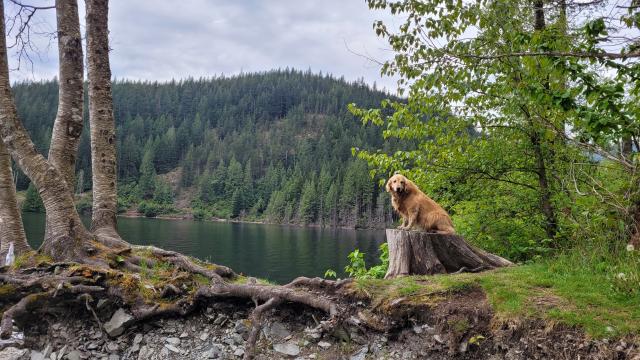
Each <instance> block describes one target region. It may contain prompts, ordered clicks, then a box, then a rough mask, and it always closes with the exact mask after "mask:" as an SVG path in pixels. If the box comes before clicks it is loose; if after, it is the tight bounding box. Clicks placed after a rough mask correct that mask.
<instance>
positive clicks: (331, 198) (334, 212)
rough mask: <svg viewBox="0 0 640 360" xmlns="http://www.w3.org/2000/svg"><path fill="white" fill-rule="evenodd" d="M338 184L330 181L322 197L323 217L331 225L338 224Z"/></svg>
mask: <svg viewBox="0 0 640 360" xmlns="http://www.w3.org/2000/svg"><path fill="white" fill-rule="evenodd" d="M338 186H339V185H337V184H336V183H332V184H331V186H329V191H327V194H326V195H325V197H324V215H323V216H324V217H325V219H326V220H327V222H329V223H330V224H331V225H333V226H335V225H338Z"/></svg>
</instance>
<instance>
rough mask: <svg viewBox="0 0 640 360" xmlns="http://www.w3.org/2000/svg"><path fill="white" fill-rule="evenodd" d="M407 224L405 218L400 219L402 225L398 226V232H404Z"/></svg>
mask: <svg viewBox="0 0 640 360" xmlns="http://www.w3.org/2000/svg"><path fill="white" fill-rule="evenodd" d="M407 224H409V221H408V220H407V218H406V217H404V216H403V217H402V224H401V225H400V226H398V229H400V230H404V229H406V228H407Z"/></svg>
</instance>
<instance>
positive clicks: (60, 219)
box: [0, 2, 90, 260]
mask: <svg viewBox="0 0 640 360" xmlns="http://www.w3.org/2000/svg"><path fill="white" fill-rule="evenodd" d="M3 12H4V3H3V2H0V13H3ZM4 31H5V24H4V17H3V18H2V19H0V33H2V34H4ZM0 137H2V141H4V144H5V145H6V148H7V150H8V151H9V153H10V154H11V156H12V157H13V159H14V160H15V161H16V162H17V163H18V165H19V166H20V168H21V169H22V171H23V172H24V173H25V174H26V175H27V176H28V177H29V179H31V181H32V182H33V183H34V185H35V186H36V188H38V191H39V193H40V197H41V198H42V201H43V203H44V206H45V209H46V211H47V214H48V221H49V223H48V228H49V233H48V235H47V237H46V238H45V239H44V242H43V244H42V248H43V250H44V251H45V252H46V253H47V254H49V255H51V256H52V257H53V258H54V259H56V260H70V259H77V258H84V257H85V256H86V255H87V249H86V248H85V247H84V246H81V245H83V241H82V240H86V239H89V238H90V234H89V232H88V231H87V230H86V229H85V227H84V226H83V225H82V222H81V221H80V217H79V216H78V212H77V211H76V208H75V204H74V202H73V196H72V194H71V191H69V189H68V188H67V184H66V183H65V180H64V178H63V176H62V174H61V173H60V172H59V171H58V170H57V169H56V168H55V167H54V166H53V165H51V164H50V163H49V162H47V160H46V159H45V158H44V156H42V155H41V154H39V153H38V151H37V150H36V148H35V146H34V144H33V142H32V141H31V139H30V138H29V135H28V133H27V131H26V130H25V128H24V127H23V126H22V123H21V122H20V121H19V119H18V113H17V110H16V106H15V103H14V100H13V95H12V93H11V87H10V83H9V66H8V61H7V44H6V38H5V36H0Z"/></svg>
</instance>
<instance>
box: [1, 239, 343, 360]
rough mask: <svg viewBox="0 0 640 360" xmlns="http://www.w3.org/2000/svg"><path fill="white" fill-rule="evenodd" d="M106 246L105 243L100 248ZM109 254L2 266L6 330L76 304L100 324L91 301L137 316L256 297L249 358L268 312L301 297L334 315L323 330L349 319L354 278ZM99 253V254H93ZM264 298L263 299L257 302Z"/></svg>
mask: <svg viewBox="0 0 640 360" xmlns="http://www.w3.org/2000/svg"><path fill="white" fill-rule="evenodd" d="M101 250H103V249H101ZM106 258H107V259H108V260H107V261H87V262H91V263H93V264H95V263H99V264H102V263H105V264H108V265H106V266H104V265H99V266H96V265H87V264H86V263H84V262H83V263H74V262H59V263H46V262H43V263H40V264H27V265H25V267H24V268H23V269H12V268H9V267H3V268H0V287H9V288H8V289H7V290H8V291H7V294H6V296H1V297H0V302H2V303H3V304H0V305H3V306H4V307H5V308H7V310H6V311H5V312H4V314H3V315H2V321H1V322H0V337H2V338H7V337H10V336H11V333H12V330H13V325H14V320H16V321H18V323H17V325H19V326H20V325H21V324H23V323H24V322H23V320H21V319H23V318H25V319H26V318H28V317H29V316H31V315H33V314H34V313H37V312H46V311H49V310H52V309H53V308H55V307H56V306H64V305H69V304H73V305H74V306H83V307H85V308H86V309H87V311H89V312H90V313H91V314H92V316H93V317H94V319H95V320H96V322H97V323H98V325H99V326H100V328H102V322H101V321H100V318H99V317H98V315H97V314H96V312H95V311H94V309H93V306H92V302H94V301H97V300H99V299H108V300H111V301H112V302H114V303H117V304H120V305H121V306H124V307H127V308H129V309H130V312H131V314H132V315H133V317H134V318H135V320H136V321H138V322H141V321H145V320H147V319H150V318H156V317H167V316H185V315H188V314H189V313H191V312H193V311H194V310H195V309H197V308H198V307H199V306H200V305H202V304H206V303H210V302H216V301H226V299H246V300H253V302H254V303H255V304H256V308H255V309H254V310H253V312H252V313H251V315H250V320H251V324H252V326H251V331H250V334H249V340H248V342H247V348H246V350H245V359H251V358H252V357H253V355H254V352H255V347H256V343H257V341H258V339H259V337H260V330H261V328H262V322H263V316H264V313H265V312H266V311H268V310H269V309H272V308H275V307H277V306H278V305H280V304H285V303H297V304H302V305H305V306H307V307H309V308H314V309H318V310H321V311H323V312H324V313H326V314H327V316H328V318H327V319H325V321H322V322H321V324H322V329H324V330H325V331H330V330H331V329H332V328H333V327H334V326H335V325H337V324H339V323H340V322H341V321H344V319H347V315H346V314H345V312H346V310H347V309H348V306H345V305H344V304H342V303H341V301H342V300H336V299H339V297H338V296H336V295H337V293H338V292H340V291H341V290H342V289H343V288H344V286H345V285H346V284H348V283H349V282H350V280H342V281H331V280H326V279H321V278H305V277H300V278H297V279H295V280H293V281H292V282H291V283H289V284H287V285H282V286H278V285H266V284H260V283H258V282H257V281H255V279H253V280H254V281H251V280H249V281H246V283H241V282H242V278H239V277H238V275H236V274H235V272H233V270H231V269H229V268H227V267H224V266H218V265H214V264H208V263H204V262H201V261H198V260H195V259H192V258H190V257H188V256H185V255H182V254H180V253H176V252H173V251H167V250H163V249H159V248H156V247H152V246H131V247H129V248H124V249H123V248H120V249H117V250H115V251H113V252H111V253H110V254H108V256H107V257H106ZM94 260H95V259H94ZM259 304H260V305H259Z"/></svg>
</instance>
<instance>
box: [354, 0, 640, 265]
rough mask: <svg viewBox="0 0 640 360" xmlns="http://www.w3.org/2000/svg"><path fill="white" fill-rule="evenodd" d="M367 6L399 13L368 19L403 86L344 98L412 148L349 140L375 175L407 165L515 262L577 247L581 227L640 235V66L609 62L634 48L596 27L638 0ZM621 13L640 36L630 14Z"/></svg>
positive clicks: (467, 230) (378, 1)
mask: <svg viewBox="0 0 640 360" xmlns="http://www.w3.org/2000/svg"><path fill="white" fill-rule="evenodd" d="M368 3H369V6H370V7H371V8H374V9H386V10H388V11H390V12H391V13H392V14H394V15H396V17H397V18H399V19H401V20H402V21H403V22H402V24H401V25H400V26H399V27H398V28H397V29H396V28H391V27H388V26H387V25H386V24H384V23H383V22H376V23H375V24H374V29H375V30H376V33H377V34H378V35H379V36H381V37H383V38H385V39H386V40H388V42H389V45H390V46H391V47H392V48H393V50H394V51H395V56H394V58H393V59H392V60H390V61H388V62H387V63H385V64H384V66H383V69H382V71H383V73H384V74H387V75H394V76H398V77H399V78H400V80H399V85H400V88H401V91H403V92H404V93H406V94H407V96H408V97H407V100H406V101H398V100H393V99H392V100H388V101H383V102H381V108H378V109H376V108H367V107H364V106H362V105H357V106H356V105H355V104H352V105H350V106H349V109H350V111H351V112H352V113H353V114H354V115H356V116H358V117H360V118H361V119H362V122H363V124H371V125H374V126H377V127H379V128H380V131H381V133H382V135H383V137H384V138H385V139H387V140H394V139H397V140H398V141H401V142H403V144H406V145H407V146H408V148H406V149H401V150H400V151H389V150H388V149H384V148H380V147H378V148H375V147H374V148H368V149H362V148H354V151H355V152H356V154H357V156H358V157H359V158H361V159H364V160H366V161H367V162H368V163H369V165H370V166H371V167H372V169H373V170H372V171H373V172H374V174H376V175H377V176H380V177H385V176H387V175H389V174H391V173H393V172H395V171H401V172H403V173H404V174H405V175H407V176H408V177H409V178H411V179H412V180H414V181H415V182H416V183H417V184H418V185H419V186H420V187H421V188H422V189H423V190H425V192H427V193H428V194H429V195H431V196H432V197H433V198H435V199H436V200H437V201H438V202H440V203H442V204H443V205H444V206H445V207H446V208H447V210H448V211H449V212H450V213H451V214H452V216H453V220H454V223H455V225H456V227H457V229H458V231H459V232H460V233H461V234H463V235H464V236H465V237H466V238H468V239H469V240H471V241H473V242H474V243H476V244H478V245H480V246H482V247H484V248H486V249H487V250H489V251H492V252H496V253H499V254H501V255H504V256H506V257H508V258H510V259H513V260H516V261H529V260H533V259H538V258H540V257H546V256H548V255H549V254H550V253H551V252H552V251H557V250H558V249H562V248H572V247H575V246H582V245H583V244H584V242H583V241H582V240H583V239H584V238H585V236H584V234H585V232H583V229H584V228H589V229H591V230H593V228H594V227H596V226H600V229H599V230H598V231H597V232H595V233H592V234H591V235H590V238H591V240H590V241H589V243H593V242H594V241H593V239H594V237H595V236H601V237H599V239H600V240H598V241H599V242H607V243H609V244H612V243H615V242H616V241H618V242H617V247H618V248H619V247H620V246H619V245H620V242H619V240H620V239H625V240H626V239H628V238H629V235H630V234H631V233H634V232H636V233H637V230H636V229H637V227H638V224H640V223H639V222H638V220H640V216H638V214H640V206H638V204H640V200H639V199H640V196H638V194H639V192H640V187H639V186H638V184H639V183H640V182H639V181H638V180H639V178H638V174H639V173H640V172H638V171H637V170H638V168H637V165H638V161H637V160H638V159H637V156H636V154H635V151H637V143H638V142H637V141H638V138H639V137H638V136H639V135H640V132H639V131H638V123H639V122H638V114H640V112H639V111H638V101H637V96H638V89H639V87H638V85H639V84H640V82H639V81H638V79H639V78H640V66H639V64H638V62H637V61H635V60H633V59H624V58H621V60H619V61H613V60H612V59H617V58H620V55H621V54H625V52H633V51H637V48H634V46H635V45H634V44H633V43H626V44H623V45H622V49H621V50H620V52H619V53H613V54H611V53H607V52H606V51H605V49H608V47H607V46H609V45H610V44H609V43H607V42H608V41H609V40H610V38H609V37H608V35H610V34H609V31H612V30H611V28H610V27H607V26H605V24H606V23H611V21H610V20H612V19H615V18H616V17H617V18H618V19H625V18H633V19H635V18H636V15H637V11H638V10H637V9H636V8H629V10H628V11H627V10H621V8H619V7H615V6H613V5H614V4H609V5H611V6H610V7H611V8H616V11H614V12H608V11H607V10H605V9H607V7H606V6H604V7H598V6H594V7H593V8H592V9H590V10H592V11H591V12H588V13H587V12H582V9H583V8H580V6H581V5H576V4H573V3H566V2H562V3H563V4H564V6H563V5H561V4H557V3H553V4H547V3H545V5H544V6H543V7H536V6H532V3H531V2H530V1H525V0H518V1H494V0H482V1H474V2H463V1H458V2H454V1H448V2H444V3H443V2H442V1H437V0H426V1H412V0H401V1H384V0H370V1H368ZM569 15H571V16H569ZM504 19H509V21H504ZM627 20H628V19H627ZM626 23H627V26H628V27H629V28H630V29H626V31H635V33H636V34H637V32H638V28H637V23H636V22H634V21H632V20H628V21H627V22H626ZM623 27H624V26H622V27H621V28H618V29H617V30H618V31H622V30H623V29H622V28H623ZM633 49H635V50H633ZM634 142H635V145H633V144H634ZM634 148H635V149H634ZM604 159H606V161H604ZM614 174H616V175H618V176H621V178H618V179H617V180H613V178H614V176H613V175H614ZM634 199H635V200H634ZM587 213H588V214H591V215H592V216H593V215H597V216H598V221H597V224H598V225H596V226H594V224H593V222H592V221H591V220H590V219H589V218H588V217H587V216H585V215H584V214H587ZM621 221H622V224H623V226H622V227H620V226H618V224H620V222H621ZM594 235H595V236H594ZM614 247H616V246H610V249H609V250H611V248H614ZM609 250H607V251H609Z"/></svg>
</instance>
